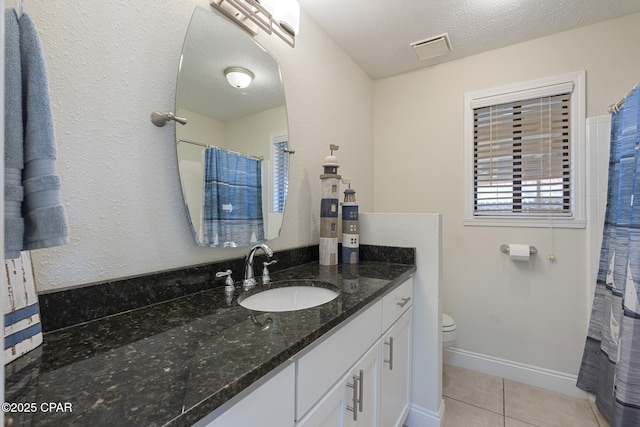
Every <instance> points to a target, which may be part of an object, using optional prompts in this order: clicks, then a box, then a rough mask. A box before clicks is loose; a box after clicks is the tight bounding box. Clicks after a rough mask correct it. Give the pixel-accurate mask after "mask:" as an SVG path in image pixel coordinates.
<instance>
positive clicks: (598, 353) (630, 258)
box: [577, 88, 640, 427]
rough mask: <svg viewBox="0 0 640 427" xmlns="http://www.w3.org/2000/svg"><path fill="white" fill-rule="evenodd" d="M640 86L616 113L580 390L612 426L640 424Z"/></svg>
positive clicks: (579, 377) (612, 130)
mask: <svg viewBox="0 0 640 427" xmlns="http://www.w3.org/2000/svg"><path fill="white" fill-rule="evenodd" d="M639 107H640V88H636V89H634V90H633V91H632V92H631V94H630V95H628V96H627V97H626V98H625V99H624V106H623V107H622V108H621V109H620V110H619V111H616V112H614V113H613V114H612V118H611V153H610V156H609V189H608V192H607V209H606V214H605V224H604V232H603V238H602V248H601V250H600V265H599V269H598V278H597V283H596V291H595V296H594V299H593V309H592V312H591V320H590V322H589V331H588V333H587V341H586V344H585V349H584V355H583V358H582V364H581V366H580V373H579V376H578V383H577V385H578V387H580V388H581V389H583V390H586V391H588V392H589V393H592V394H594V395H595V396H596V405H597V406H598V409H599V410H600V412H601V413H602V415H603V416H604V417H605V418H606V419H607V420H608V421H609V423H610V424H611V426H612V427H623V426H624V427H629V426H640V304H639V303H638V292H639V290H640V197H639V198H638V203H634V200H635V196H636V195H637V196H640V150H639V149H638V148H639V145H640V126H639V122H640V108H639Z"/></svg>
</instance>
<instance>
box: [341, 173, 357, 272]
mask: <svg viewBox="0 0 640 427" xmlns="http://www.w3.org/2000/svg"><path fill="white" fill-rule="evenodd" d="M342 182H344V183H345V184H347V185H348V186H349V188H347V189H346V190H344V202H343V203H342V263H343V264H357V263H358V261H359V259H360V226H359V225H358V204H357V203H356V192H355V190H353V189H352V188H351V180H346V179H345V180H343V181H342Z"/></svg>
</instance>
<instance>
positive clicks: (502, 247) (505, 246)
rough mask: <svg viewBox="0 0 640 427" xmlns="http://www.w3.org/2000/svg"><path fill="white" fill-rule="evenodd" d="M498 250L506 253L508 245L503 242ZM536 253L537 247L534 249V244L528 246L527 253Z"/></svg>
mask: <svg viewBox="0 0 640 427" xmlns="http://www.w3.org/2000/svg"><path fill="white" fill-rule="evenodd" d="M500 252H502V253H503V254H508V253H509V245H505V244H504V243H503V244H502V245H500ZM537 253H538V249H536V247H535V246H529V255H533V254H537Z"/></svg>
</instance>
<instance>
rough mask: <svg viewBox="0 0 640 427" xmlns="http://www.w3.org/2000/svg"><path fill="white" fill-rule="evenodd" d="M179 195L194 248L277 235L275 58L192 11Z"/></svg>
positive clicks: (280, 100)
mask: <svg viewBox="0 0 640 427" xmlns="http://www.w3.org/2000/svg"><path fill="white" fill-rule="evenodd" d="M176 115H177V116H179V117H185V118H186V119H187V124H186V125H184V126H183V125H180V124H176V150H177V158H178V169H179V172H180V182H181V185H182V194H183V196H184V201H185V205H186V208H187V212H188V218H189V221H190V224H191V229H192V231H193V235H194V237H195V240H196V243H197V244H198V245H199V246H213V247H237V246H249V245H253V244H255V243H257V242H262V241H265V240H270V239H273V238H275V237H278V235H279V233H280V228H281V226H282V219H283V213H284V204H285V200H286V196H287V187H288V171H289V154H288V153H289V151H288V149H289V138H288V123H287V110H286V105H285V97H284V87H283V83H282V78H281V76H280V68H279V66H278V62H277V61H276V59H275V58H274V57H273V56H272V55H271V54H270V53H269V52H267V51H266V50H265V49H264V48H263V47H262V46H260V45H259V44H258V43H256V41H255V40H253V39H252V38H251V37H250V36H249V35H248V34H247V33H245V32H244V31H243V30H241V29H240V28H238V27H237V26H236V25H235V24H233V23H232V22H230V21H228V20H227V19H226V18H224V17H223V16H222V15H220V14H218V12H216V11H214V10H207V9H204V8H201V7H196V9H195V11H194V13H193V16H192V17H191V22H190V24H189V28H188V30H187V34H186V36H185V40H184V45H183V48H182V56H181V59H180V69H179V71H178V81H177V86H176Z"/></svg>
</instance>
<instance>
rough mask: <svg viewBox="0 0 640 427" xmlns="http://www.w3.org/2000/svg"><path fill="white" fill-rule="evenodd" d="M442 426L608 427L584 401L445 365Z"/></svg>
mask: <svg viewBox="0 0 640 427" xmlns="http://www.w3.org/2000/svg"><path fill="white" fill-rule="evenodd" d="M443 370H444V377H443V391H442V394H443V396H444V402H445V423H444V427H531V426H536V427H573V426H576V427H592V426H593V427H609V423H607V421H606V420H605V419H604V418H602V416H601V415H600V412H599V411H598V409H597V408H596V406H595V403H592V402H590V401H587V400H582V399H576V398H573V397H570V396H567V395H564V394H560V393H556V392H553V391H548V390H545V389H541V388H537V387H532V386H529V385H526V384H522V383H518V382H515V381H510V380H507V379H503V378H498V377H493V376H491V375H486V374H483V373H480V372H476V371H471V370H468V369H464V368H459V367H456V366H452V365H444V369H443Z"/></svg>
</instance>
